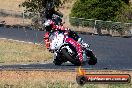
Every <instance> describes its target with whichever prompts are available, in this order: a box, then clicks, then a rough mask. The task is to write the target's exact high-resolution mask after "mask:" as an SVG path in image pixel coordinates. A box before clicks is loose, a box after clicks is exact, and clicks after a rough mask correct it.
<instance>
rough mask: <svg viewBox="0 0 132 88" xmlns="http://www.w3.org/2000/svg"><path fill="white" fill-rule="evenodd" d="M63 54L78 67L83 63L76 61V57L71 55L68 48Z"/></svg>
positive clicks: (63, 50) (64, 49)
mask: <svg viewBox="0 0 132 88" xmlns="http://www.w3.org/2000/svg"><path fill="white" fill-rule="evenodd" d="M62 54H63V55H64V56H65V57H66V58H67V59H68V60H69V61H70V62H71V63H72V64H74V65H76V66H80V65H81V62H80V60H79V59H75V58H74V57H72V56H71V55H70V54H69V53H68V50H67V49H66V48H63V49H62Z"/></svg>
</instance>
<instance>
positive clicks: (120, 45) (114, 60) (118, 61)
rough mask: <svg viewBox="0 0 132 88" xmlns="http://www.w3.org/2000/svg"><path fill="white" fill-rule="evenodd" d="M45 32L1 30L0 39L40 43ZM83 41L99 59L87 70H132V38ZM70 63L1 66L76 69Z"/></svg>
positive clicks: (13, 29)
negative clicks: (59, 64)
mask: <svg viewBox="0 0 132 88" xmlns="http://www.w3.org/2000/svg"><path fill="white" fill-rule="evenodd" d="M43 34H44V32H43V31H36V30H34V31H32V30H29V29H28V30H25V31H24V30H23V29H17V28H0V38H8V39H14V40H20V41H26V42H35V43H40V42H42V41H43ZM80 36H81V37H82V38H83V40H84V41H85V42H86V43H88V44H90V49H92V50H93V52H94V53H95V55H96V56H97V58H98V63H97V64H96V65H94V66H89V65H85V66H83V68H86V69H97V70H103V69H108V70H109V69H110V70H132V38H121V37H110V36H97V35H81V34H80ZM75 68H77V66H73V65H72V64H70V63H65V64H62V65H61V66H55V65H54V64H53V63H52V62H48V63H39V64H27V65H20V64H18V65H1V66H0V69H28V70H33V69H41V70H43V69H48V70H58V69H59V70H60V69H62V70H67V69H68V70H69V69H72V70H73V69H75Z"/></svg>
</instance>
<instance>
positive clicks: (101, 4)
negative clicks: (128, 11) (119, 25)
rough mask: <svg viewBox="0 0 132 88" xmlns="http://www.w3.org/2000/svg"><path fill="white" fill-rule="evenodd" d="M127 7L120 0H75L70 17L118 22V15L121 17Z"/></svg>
mask: <svg viewBox="0 0 132 88" xmlns="http://www.w3.org/2000/svg"><path fill="white" fill-rule="evenodd" d="M127 6H128V5H127V4H125V3H124V2H123V1H122V0H77V1H76V2H75V4H74V5H73V8H72V10H71V14H70V16H72V17H79V18H87V19H97V20H104V21H106V20H112V21H118V17H119V16H118V15H121V14H122V12H124V11H125V10H124V9H125V7H127ZM126 21H127V20H126Z"/></svg>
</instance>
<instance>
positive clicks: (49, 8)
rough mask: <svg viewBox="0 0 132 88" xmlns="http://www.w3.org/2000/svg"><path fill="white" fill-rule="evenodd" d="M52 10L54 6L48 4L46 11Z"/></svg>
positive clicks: (50, 3)
mask: <svg viewBox="0 0 132 88" xmlns="http://www.w3.org/2000/svg"><path fill="white" fill-rule="evenodd" d="M53 8H54V5H53V3H52V2H49V3H47V4H46V10H48V11H50V10H52V9H53Z"/></svg>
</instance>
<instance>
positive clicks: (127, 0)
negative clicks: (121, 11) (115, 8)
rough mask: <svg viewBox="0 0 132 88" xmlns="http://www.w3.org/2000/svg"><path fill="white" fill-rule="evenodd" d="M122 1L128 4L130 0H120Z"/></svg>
mask: <svg viewBox="0 0 132 88" xmlns="http://www.w3.org/2000/svg"><path fill="white" fill-rule="evenodd" d="M122 1H124V2H125V3H126V4H129V1H130V0H122Z"/></svg>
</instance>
